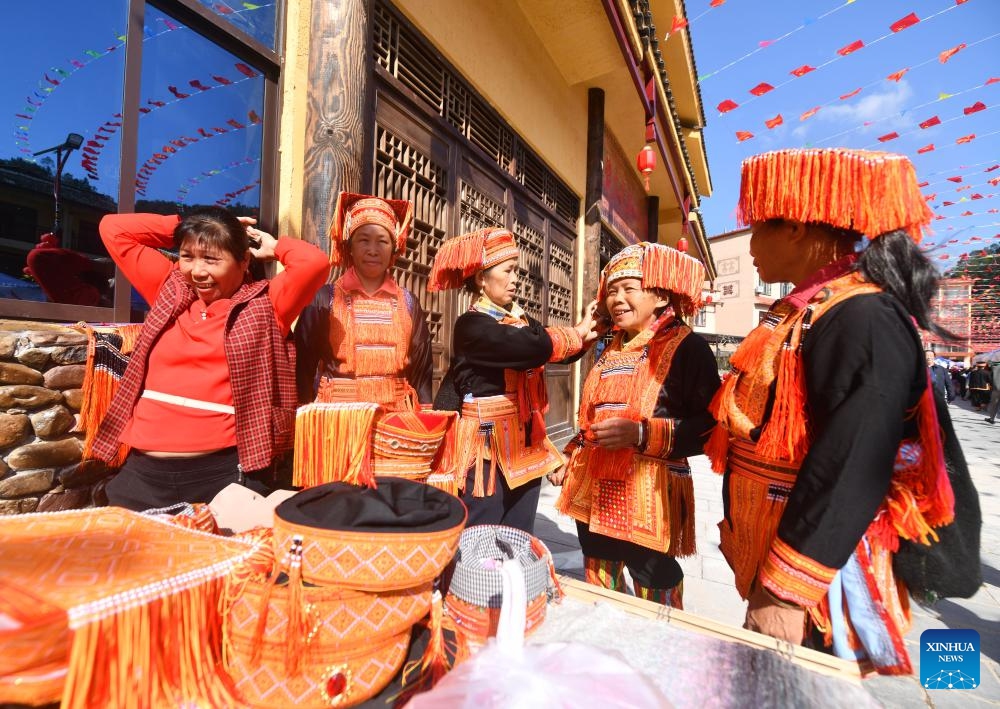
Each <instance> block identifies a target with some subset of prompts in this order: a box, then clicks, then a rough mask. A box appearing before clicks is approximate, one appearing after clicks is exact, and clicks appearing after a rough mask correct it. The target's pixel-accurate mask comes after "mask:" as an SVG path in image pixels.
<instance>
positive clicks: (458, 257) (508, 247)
mask: <svg viewBox="0 0 1000 709" xmlns="http://www.w3.org/2000/svg"><path fill="white" fill-rule="evenodd" d="M517 257H518V250H517V242H515V240H514V235H513V234H511V233H510V232H509V231H507V230H506V229H499V228H496V227H491V228H489V229H480V230H479V231H474V232H471V233H469V234H462V235H461V236H456V237H454V238H451V239H448V240H447V241H446V242H444V243H443V244H442V245H441V248H440V249H438V252H437V256H435V257H434V266H433V267H432V268H431V276H430V282H429V283H428V284H427V290H429V291H439V290H448V289H450V288H461V287H462V284H464V283H465V281H466V279H467V278H470V277H471V276H474V275H476V274H477V273H479V272H480V271H485V270H486V269H487V268H492V267H493V266H496V265H497V264H499V263H503V262H504V261H507V260H508V259H512V258H514V259H516V258H517Z"/></svg>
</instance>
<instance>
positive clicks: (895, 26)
mask: <svg viewBox="0 0 1000 709" xmlns="http://www.w3.org/2000/svg"><path fill="white" fill-rule="evenodd" d="M918 22H920V18H919V17H917V13H915V12H911V13H910V14H909V15H907V16H906V17H904V18H903V19H901V20H896V21H895V22H893V23H892V24H891V25H889V29H891V30H892V31H893V32H902V31H903V30H905V29H906V28H907V27H913V25H915V24H917V23H918Z"/></svg>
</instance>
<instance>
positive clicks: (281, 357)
mask: <svg viewBox="0 0 1000 709" xmlns="http://www.w3.org/2000/svg"><path fill="white" fill-rule="evenodd" d="M267 287H268V282H267V281H256V282H254V283H248V284H244V285H243V286H241V287H240V289H239V290H238V291H236V294H235V295H234V296H233V307H232V309H231V310H230V311H229V318H228V320H227V322H226V335H225V349H226V361H227V362H228V364H229V380H230V384H231V385H232V389H233V405H234V407H235V409H236V448H237V452H238V454H239V461H240V467H241V468H242V469H243V470H244V471H245V472H250V471H254V470H261V469H264V468H267V467H268V466H270V465H271V462H272V460H273V459H274V457H275V456H276V455H277V454H279V453H281V452H283V451H286V450H288V449H290V448H291V446H292V440H293V437H294V435H295V408H296V405H297V403H298V402H297V400H296V393H295V348H294V346H293V345H292V343H291V341H290V339H289V338H286V337H284V336H282V334H281V331H280V330H279V329H278V323H277V320H276V319H275V317H274V307H273V305H272V304H271V301H270V299H269V298H268V297H267ZM196 297H197V296H196V295H195V293H194V291H193V290H192V289H191V288H190V287H189V286H188V285H187V283H186V282H185V281H184V277H183V276H181V274H180V273H179V272H178V271H173V272H172V273H171V274H170V275H169V276H168V277H167V280H166V282H165V283H164V284H163V287H162V288H161V289H160V293H159V295H158V296H157V298H156V302H155V303H153V307H152V308H151V309H150V311H149V314H148V315H147V316H146V322H145V323H144V324H143V328H142V333H141V334H140V335H139V341H138V342H137V343H136V346H135V350H134V351H133V353H132V356H131V358H130V359H129V363H128V367H127V368H126V370H125V375H124V376H123V377H122V381H121V385H120V386H119V388H118V391H117V393H116V394H115V398H114V400H113V401H112V402H111V406H110V407H109V409H108V413H107V414H106V415H105V417H104V419H103V420H102V421H101V427H100V429H99V431H98V433H97V438H96V440H95V441H94V446H93V452H94V455H95V457H97V458H100V459H102V460H111V459H112V458H114V456H115V454H116V453H117V451H118V448H119V445H120V444H119V440H118V438H119V436H121V434H122V431H124V430H125V426H126V425H127V424H128V422H129V419H130V418H131V417H132V411H133V409H134V408H135V405H136V402H138V401H139V397H140V396H141V395H142V390H143V388H144V383H145V380H146V365H147V363H148V361H149V353H150V350H151V349H152V347H153V345H154V344H155V343H156V341H157V340H158V339H159V337H160V334H161V333H162V332H163V331H164V330H165V329H166V328H167V326H168V325H169V324H170V323H172V322H173V321H174V320H175V319H176V318H177V317H178V316H179V315H180V314H181V313H183V312H184V311H185V310H186V309H187V308H188V307H190V305H191V303H193V302H194V300H195V298H196Z"/></svg>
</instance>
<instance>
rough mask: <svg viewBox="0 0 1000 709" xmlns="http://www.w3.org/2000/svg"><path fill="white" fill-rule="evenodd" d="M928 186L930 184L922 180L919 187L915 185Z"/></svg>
mask: <svg viewBox="0 0 1000 709" xmlns="http://www.w3.org/2000/svg"><path fill="white" fill-rule="evenodd" d="M929 184H930V182H928V181H927V180H924V181H923V182H921V183H920V184H919V185H917V187H926V186H927V185H929Z"/></svg>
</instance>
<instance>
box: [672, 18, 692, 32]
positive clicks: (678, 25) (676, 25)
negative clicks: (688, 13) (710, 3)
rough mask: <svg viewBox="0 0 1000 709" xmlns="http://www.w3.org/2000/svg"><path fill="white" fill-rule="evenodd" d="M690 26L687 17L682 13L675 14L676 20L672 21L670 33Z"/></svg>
mask: <svg viewBox="0 0 1000 709" xmlns="http://www.w3.org/2000/svg"><path fill="white" fill-rule="evenodd" d="M687 26H688V21H687V18H686V17H682V16H681V15H674V21H673V22H671V23H670V33H671V34H673V33H674V32H678V31H680V30H682V29H684V28H685V27H687Z"/></svg>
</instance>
